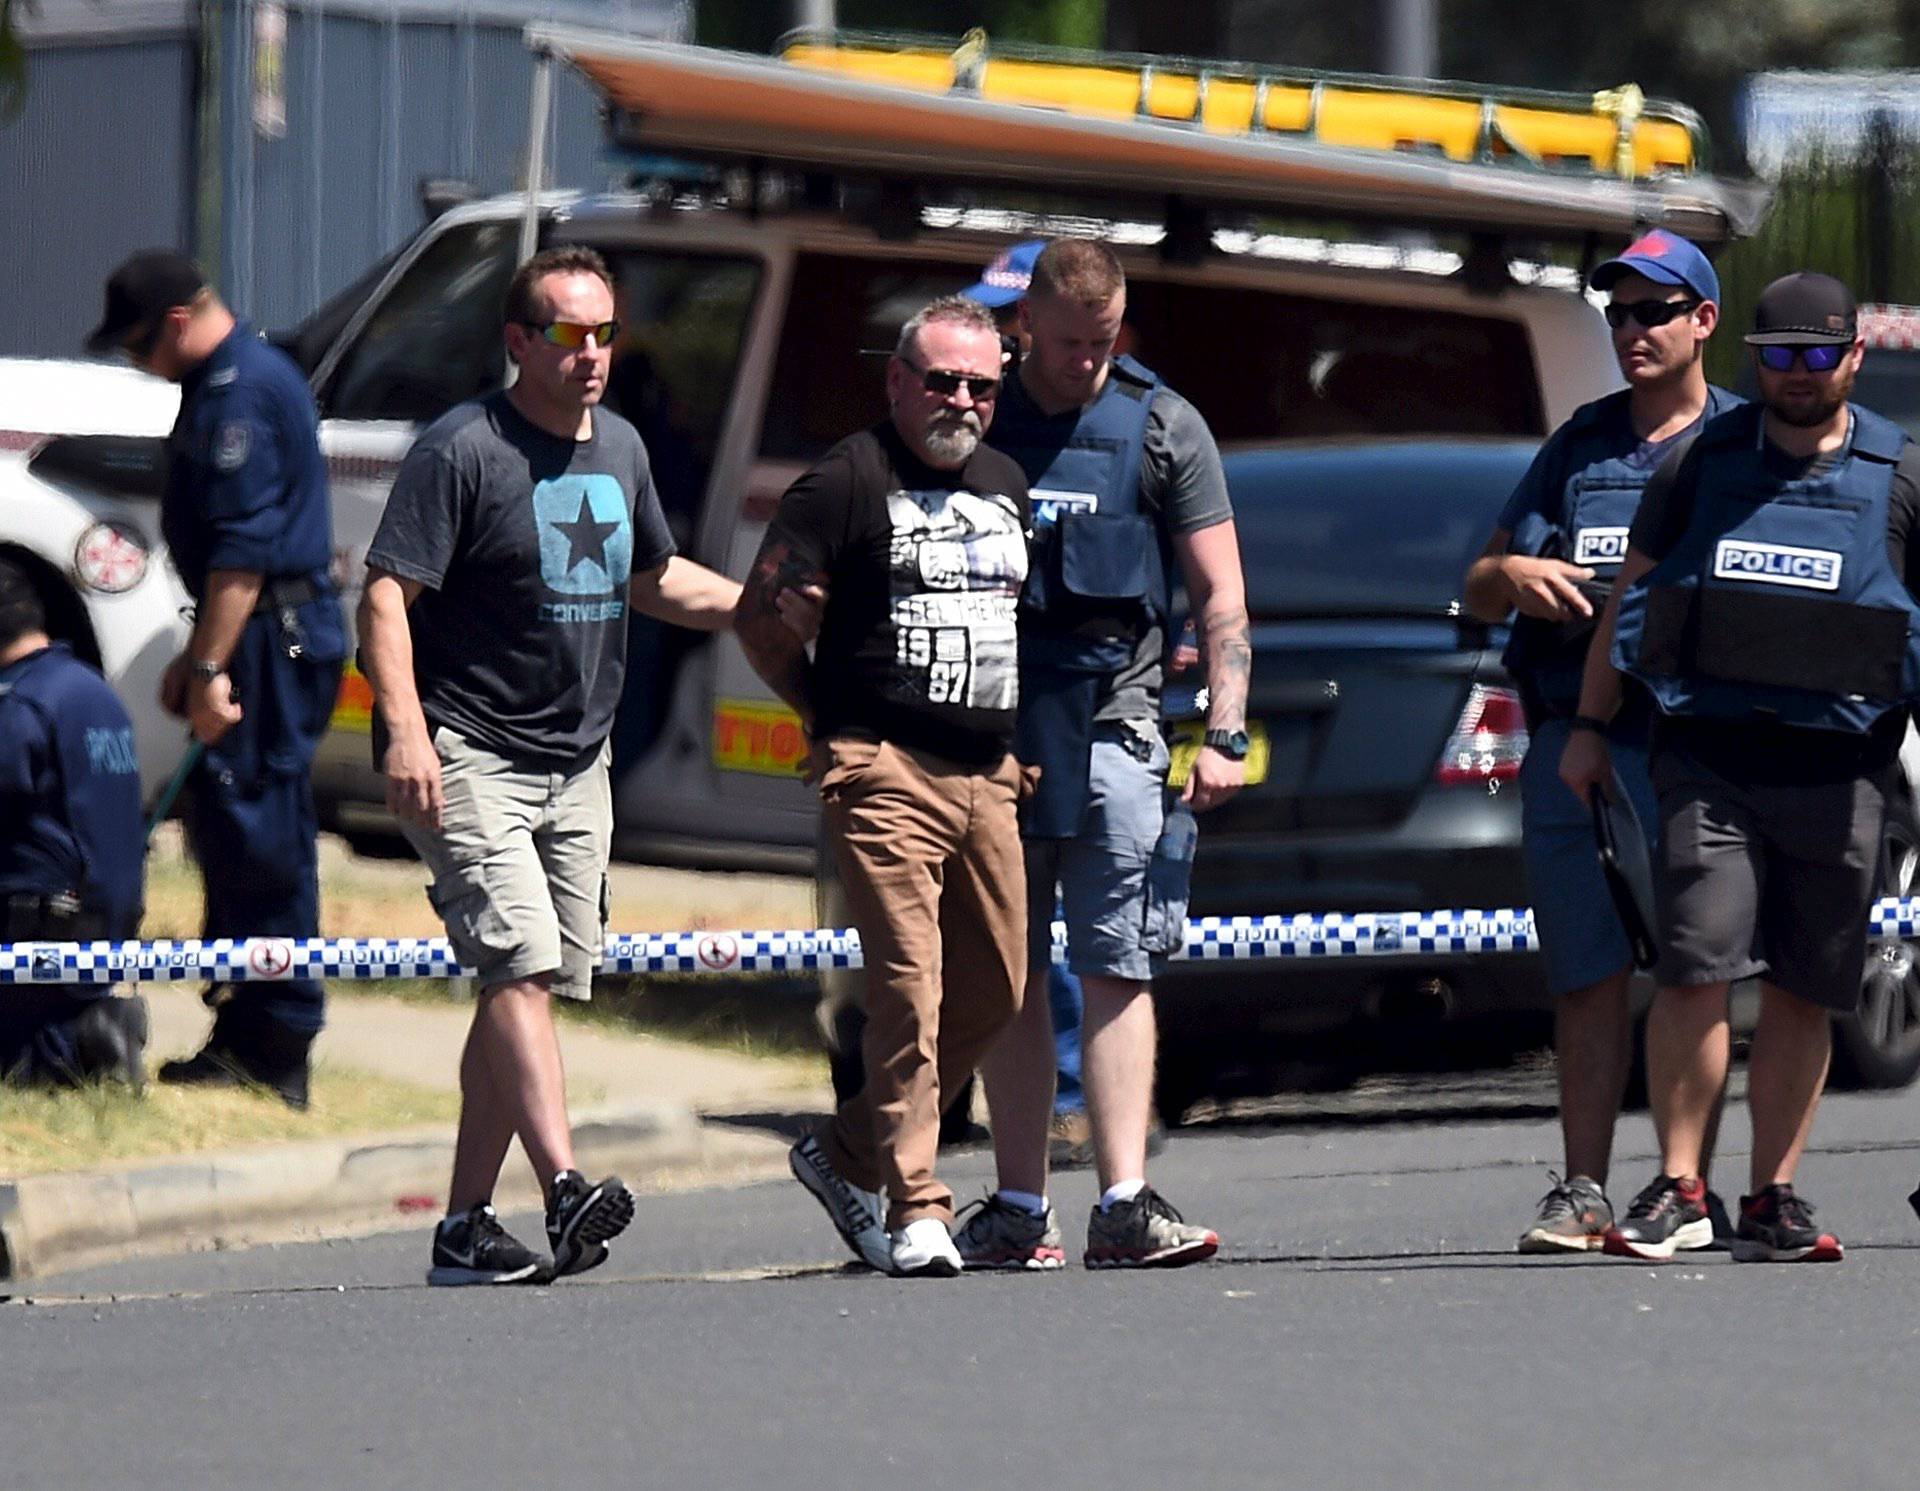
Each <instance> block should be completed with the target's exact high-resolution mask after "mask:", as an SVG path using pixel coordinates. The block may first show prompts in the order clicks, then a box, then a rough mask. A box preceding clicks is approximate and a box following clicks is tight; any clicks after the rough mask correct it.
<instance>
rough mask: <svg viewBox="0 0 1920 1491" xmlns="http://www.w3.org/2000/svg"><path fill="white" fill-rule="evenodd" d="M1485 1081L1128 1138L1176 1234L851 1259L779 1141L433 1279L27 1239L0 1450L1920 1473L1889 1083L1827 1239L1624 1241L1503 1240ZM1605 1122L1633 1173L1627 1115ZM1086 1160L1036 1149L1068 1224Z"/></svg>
mask: <svg viewBox="0 0 1920 1491" xmlns="http://www.w3.org/2000/svg"><path fill="white" fill-rule="evenodd" d="M1495 1086H1496V1094H1497V1091H1498V1083H1497V1081H1496V1084H1495ZM1486 1094H1487V1086H1486V1083H1485V1082H1483V1081H1464V1080H1451V1079H1450V1080H1446V1081H1441V1082H1434V1083H1424V1084H1423V1083H1422V1082H1420V1081H1416V1080H1406V1081H1401V1082H1398V1083H1388V1084H1384V1085H1382V1086H1381V1087H1379V1088H1377V1089H1376V1090H1374V1091H1373V1092H1372V1093H1371V1094H1362V1095H1361V1097H1360V1098H1359V1099H1358V1100H1355V1099H1351V1098H1350V1099H1347V1100H1346V1101H1345V1102H1344V1103H1343V1104H1342V1105H1340V1112H1339V1113H1338V1114H1336V1115H1334V1116H1331V1117H1327V1118H1315V1117H1313V1116H1312V1104H1311V1103H1303V1102H1300V1101H1298V1100H1295V1101H1292V1102H1289V1103H1286V1104H1280V1105H1274V1106H1273V1107H1272V1108H1270V1109H1269V1110H1268V1111H1266V1112H1265V1113H1262V1112H1259V1111H1257V1110H1254V1109H1251V1108H1249V1107H1246V1106H1244V1105H1243V1106H1242V1107H1240V1108H1237V1109H1235V1110H1234V1111H1233V1113H1232V1114H1231V1115H1229V1116H1227V1117H1224V1118H1222V1119H1220V1120H1218V1121H1216V1122H1215V1123H1213V1124H1211V1125H1206V1126H1202V1127H1199V1128H1196V1129H1189V1130H1186V1131H1183V1132H1181V1133H1179V1134H1177V1135H1176V1136H1175V1137H1174V1139H1173V1142H1172V1143H1171V1144H1170V1146H1169V1148H1168V1150H1167V1153H1166V1155H1165V1156H1164V1157H1163V1159H1162V1160H1161V1161H1159V1162H1158V1164H1157V1168H1156V1179H1157V1180H1158V1182H1159V1183H1160V1186H1161V1189H1162V1190H1163V1191H1165V1192H1166V1193H1167V1194H1168V1195H1169V1196H1170V1197H1171V1198H1172V1199H1173V1200H1174V1201H1175V1202H1176V1203H1178V1204H1179V1205H1181V1206H1182V1207H1184V1208H1185V1209H1186V1210H1187V1212H1188V1214H1189V1215H1190V1216H1193V1217H1195V1218H1204V1219H1205V1220H1206V1221H1208V1222H1209V1223H1210V1224H1212V1225H1215V1226H1217V1227H1218V1228H1219V1229H1220V1230H1221V1232H1222V1235H1223V1238H1224V1240H1225V1241H1224V1248H1223V1253H1222V1258H1221V1260H1220V1261H1216V1262H1215V1263H1213V1264H1211V1265H1207V1266H1203V1267H1199V1268H1193V1269H1188V1270H1184V1271H1181V1272H1177V1273H1166V1274H1157V1275H1145V1274H1126V1275H1118V1274H1088V1273H1086V1272H1085V1271H1084V1270H1082V1269H1080V1268H1079V1267H1078V1266H1074V1267H1071V1268H1069V1269H1068V1270H1066V1271H1065V1272H1064V1273H1060V1274H1054V1275H1048V1276H1041V1275H1030V1276H1018V1277H1005V1276H1001V1277H970V1278H963V1279H959V1280H953V1281H910V1282H909V1281H894V1280H888V1279H882V1278H879V1277H877V1276H873V1275H869V1274H860V1273H855V1272H853V1271H852V1270H851V1269H849V1268H845V1267H842V1265H841V1263H840V1261H839V1258H838V1255H837V1253H836V1249H837V1248H838V1242H837V1240H836V1239H835V1238H834V1237H833V1236H832V1235H831V1233H830V1231H829V1230H828V1228H827V1224H826V1222H825V1220H824V1218H823V1217H822V1216H821V1214H820V1213H819V1211H818V1210H817V1208H816V1207H815V1205H814V1203H813V1202H812V1201H811V1200H810V1199H809V1198H808V1197H807V1196H805V1195H804V1194H803V1193H802V1192H801V1191H800V1190H799V1189H798V1187H796V1186H794V1185H792V1184H771V1185H759V1186H752V1187H746V1188H742V1189H737V1190H731V1191H712V1192H700V1193H689V1194H680V1195H673V1196H666V1197H659V1198H647V1199H646V1200H644V1201H643V1204H642V1208H641V1213H640V1217H639V1219H638V1221H637V1222H636V1224H635V1226H634V1228H633V1230H632V1232H631V1233H630V1234H628V1236H627V1238H626V1239H623V1241H622V1243H621V1244H620V1245H619V1248H618V1251H617V1253H616V1254H615V1256H614V1258H613V1259H612V1260H611V1261H610V1262H609V1263H608V1264H607V1266H606V1267H605V1268H603V1269H601V1270H600V1271H599V1272H597V1273H594V1274H591V1275H587V1276H584V1277H581V1278H578V1279H574V1280H569V1281H566V1282H564V1283H562V1284H560V1285H558V1286H555V1287H553V1288H549V1289H514V1290H490V1291H487V1290H429V1289H427V1288H426V1287H424V1285H423V1284H422V1282H421V1280H422V1274H423V1270H424V1266H425V1262H426V1239H425V1235H424V1232H423V1231H422V1230H419V1229H416V1230H414V1231H412V1232H408V1233H402V1234H395V1235H386V1236H381V1237H375V1238H366V1239H360V1240H356V1241H345V1242H335V1243H331V1244H314V1245H301V1246H288V1247H279V1248H262V1249H254V1250H250V1251H246V1252H231V1253H218V1254H207V1255H201V1256H197V1257H188V1258H179V1259H168V1260H156V1261H148V1262H142V1263H131V1264H125V1265H120V1266H116V1267H112V1268H103V1269H96V1270H91V1271H88V1272H84V1273H72V1274H67V1275H63V1276H56V1277H53V1278H50V1279H46V1280H42V1281H35V1283H34V1284H33V1285H32V1286H31V1287H26V1286H22V1288H21V1292H20V1293H19V1294H17V1295H16V1296H15V1298H14V1299H13V1300H12V1301H11V1302H9V1303H6V1304H4V1305H0V1372H3V1373H4V1389H3V1390H0V1486H4V1487H7V1488H15V1487H42V1486H50V1487H68V1486H72V1487H81V1486H85V1487H99V1488H108V1487H132V1486H142V1487H171V1486H194V1487H197V1488H198V1487H205V1488H222V1487H266V1486H275V1487H307V1486H313V1487H327V1488H345V1487H399V1486H408V1487H414V1486H447V1485H473V1486H487V1487H495V1486H500V1487H517V1486H529V1487H554V1486H562V1485H576V1484H593V1485H598V1484H609V1485H621V1486H639V1487H655V1486H661V1487H665V1486H673V1487H706V1486H716V1487H730V1486H749V1485H750V1486H756V1487H760V1486H780V1487H793V1488H811V1487H835V1488H840V1487H848V1486H869V1485H870V1486H875V1487H888V1486H919V1485H957V1486H972V1485H976V1484H977V1485H1017V1486H1023V1487H1024V1486H1034V1487H1042V1486H1047V1487H1051V1486H1062V1487H1082V1486H1085V1487H1100V1488H1103V1491H1111V1488H1128V1487H1156V1488H1158V1487H1166V1486H1195V1487H1216V1486H1218V1487H1229V1486H1231V1487H1238V1486H1249V1487H1252V1486H1260V1487H1303V1488H1308V1487H1310V1488H1316V1491H1319V1488H1348V1487H1353V1488H1361V1487H1366V1488H1373V1487H1381V1486H1389V1485H1391V1486H1395V1487H1439V1488H1451V1487H1474V1488H1505V1487H1514V1488H1521V1487H1525V1488H1530V1491H1538V1488H1548V1491H1552V1488H1561V1487H1566V1488H1583V1491H1584V1488H1591V1487H1593V1486H1595V1485H1599V1484H1605V1483H1608V1482H1613V1483H1625V1484H1632V1483H1634V1482H1637V1481H1645V1482H1651V1483H1653V1484H1668V1483H1678V1484H1684V1485H1688V1486H1713V1485H1738V1484H1752V1485H1767V1486H1774V1485H1779V1486H1793V1485H1826V1486H1834V1487H1847V1488H1861V1487H1889V1488H1892V1487H1901V1488H1907V1487H1911V1486H1913V1485H1914V1484H1915V1483H1916V1480H1920V1470H1917V1469H1916V1467H1920V1415H1917V1414H1916V1413H1915V1411H1914V1407H1915V1403H1916V1401H1917V1400H1916V1394H1915V1378H1916V1372H1917V1371H1920V1222H1917V1221H1916V1219H1915V1218H1914V1216H1913V1214H1912V1213H1911V1212H1910V1211H1909V1210H1908V1208H1907V1204H1906V1201H1905V1196H1906V1194H1907V1192H1908V1191H1910V1190H1912V1189H1913V1187H1914V1183H1915V1181H1916V1179H1920V1094H1912V1093H1909V1094H1903V1095H1899V1096H1896V1097H1891V1098H1886V1097H1880V1098H1872V1097H1850V1096H1848V1097H1835V1098H1833V1099H1830V1101H1829V1103H1828V1106H1827V1108H1826V1110H1825V1111H1824V1112H1823V1115H1822V1121H1821V1124H1820V1127H1819V1129H1818V1131H1817V1133H1816V1142H1815V1153H1814V1154H1812V1155H1811V1156H1810V1158H1809V1159H1808V1161H1807V1164H1806V1166H1805V1169H1804V1171H1803V1189H1804V1190H1805V1191H1806V1192H1807V1193H1808V1194H1809V1195H1810V1196H1811V1197H1812V1198H1813V1199H1815V1200H1816V1201H1818V1202H1819V1203H1820V1206H1821V1213H1820V1214H1821V1219H1822V1221H1823V1222H1828V1223H1830V1224H1831V1225H1833V1226H1834V1227H1835V1229H1836V1230H1837V1231H1838V1232H1839V1233H1840V1234H1841V1236H1842V1237H1843V1238H1844V1239H1845V1241H1846V1242H1847V1244H1848V1249H1849V1252H1848V1258H1847V1261H1846V1262H1845V1263H1843V1264H1839V1265H1831V1266H1820V1265H1798V1266H1785V1265H1776V1266H1757V1265H1739V1264H1735V1263H1733V1262H1732V1261H1731V1260H1730V1259H1728V1258H1727V1257H1726V1256H1724V1255H1695V1256H1693V1257H1690V1258H1687V1259H1686V1260H1685V1261H1683V1262H1680V1263H1677V1264H1673V1265H1668V1266H1665V1267H1658V1268H1655V1267H1648V1266H1645V1265H1639V1264H1629V1263H1624V1262H1619V1261H1615V1260H1607V1259H1601V1258H1598V1257H1595V1258H1581V1259H1574V1260H1565V1261H1561V1260H1530V1259H1520V1258H1517V1257H1516V1256H1514V1255H1513V1253H1512V1252H1511V1251H1510V1249H1511V1246H1512V1240H1513V1238H1514V1236H1515V1235H1516V1233H1517V1232H1518V1230H1519V1228H1520V1226H1521V1223H1522V1220H1523V1218H1524V1216H1525V1215H1526V1213H1527V1212H1528V1210H1529V1208H1530V1206H1531V1204H1532V1202H1533V1201H1534V1199H1535V1198H1536V1197H1537V1195H1538V1194H1539V1192H1540V1191H1541V1190H1542V1189H1544V1186H1545V1178H1544V1170H1545V1167H1546V1165H1547V1164H1549V1163H1551V1161H1552V1159H1553V1157H1554V1154H1555V1150H1556V1147H1557V1140H1556V1137H1555V1131H1554V1128H1553V1125H1552V1123H1551V1121H1550V1119H1546V1118H1543V1117H1542V1116H1540V1114H1541V1108H1540V1098H1541V1097H1542V1095H1543V1094H1542V1093H1541V1092H1540V1091H1539V1090H1537V1084H1535V1085H1534V1086H1529V1085H1528V1082H1527V1081H1526V1080H1524V1079H1509V1089H1508V1091H1507V1092H1506V1096H1505V1098H1504V1099H1499V1098H1498V1097H1497V1096H1496V1099H1495V1100H1493V1101H1488V1100H1487V1096H1486ZM1276 1115H1277V1116H1276ZM1727 1130H1728V1133H1727V1151H1728V1153H1727V1155H1726V1157H1725V1161H1724V1163H1723V1167H1722V1172H1721V1176H1720V1177H1719V1178H1718V1179H1719V1181H1720V1182H1721V1184H1722V1186H1723V1188H1724V1189H1725V1190H1727V1191H1728V1192H1730V1193H1732V1192H1737V1191H1738V1190H1740V1189H1741V1188H1742V1181H1743V1179H1744V1175H1743V1172H1744V1154H1743V1153H1742V1152H1741V1151H1743V1150H1744V1146H1745V1142H1746V1125H1745V1122H1744V1119H1743V1118H1739V1117H1730V1119H1729V1121H1728V1124H1727ZM1621 1150H1622V1157H1621V1159H1620V1161H1619V1162H1618V1172H1617V1175H1618V1179H1617V1182H1616V1190H1617V1191H1619V1192H1621V1193H1623V1195H1630V1194H1631V1192H1632V1191H1633V1190H1634V1189H1637V1188H1638V1186H1639V1185H1640V1184H1641V1183H1642V1182H1643V1181H1644V1180H1645V1179H1646V1178H1648V1177H1649V1176H1650V1175H1651V1173H1652V1169H1653V1166H1652V1162H1651V1159H1650V1155H1651V1133H1650V1130H1649V1128H1648V1125H1647V1121H1646V1119H1645V1117H1644V1115H1641V1116H1638V1117H1630V1118H1629V1119H1628V1120H1627V1121H1626V1123H1625V1125H1624V1126H1623V1130H1622V1136H1621ZM946 1168H947V1170H948V1171H949V1173H950V1178H951V1179H952V1181H953V1182H954V1183H955V1185H956V1189H957V1190H958V1191H960V1192H961V1193H962V1194H963V1195H967V1194H971V1193H975V1192H977V1191H978V1190H979V1189H980V1188H982V1187H983V1186H984V1185H985V1184H986V1182H987V1177H988V1174H989V1166H988V1163H987V1160H986V1158H985V1157H984V1156H982V1155H978V1154H974V1155H963V1156H960V1157H957V1158H955V1159H953V1160H951V1161H950V1162H949V1163H948V1164H947V1166H946ZM1092 1185H1093V1182H1092V1180H1091V1178H1090V1177H1088V1176H1086V1175H1085V1174H1077V1175H1071V1176H1066V1177H1061V1178H1059V1179H1058V1180H1057V1181H1056V1186H1055V1194H1056V1198H1057V1200H1058V1201H1059V1202H1060V1203H1061V1205H1062V1211H1063V1217H1064V1220H1065V1221H1066V1224H1067V1229H1068V1244H1069V1252H1070V1255H1074V1256H1076V1257H1077V1249H1078V1243H1079V1240H1080V1225H1081V1222H1082V1220H1083V1218H1084V1214H1085V1208H1086V1206H1087V1205H1088V1203H1089V1201H1090V1199H1091V1191H1092ZM516 1225H518V1226H521V1227H522V1228H523V1235H530V1234H534V1233H537V1231H538V1225H537V1221H536V1220H535V1219H531V1218H524V1219H519V1221H518V1222H517V1223H516Z"/></svg>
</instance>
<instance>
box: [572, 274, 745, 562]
mask: <svg viewBox="0 0 1920 1491" xmlns="http://www.w3.org/2000/svg"><path fill="white" fill-rule="evenodd" d="M607 260H608V267H609V268H611V269H612V270H613V279H614V314H615V315H617V316H618V317H619V318H620V340H619V342H618V343H617V344H616V345H615V347H614V357H613V372H612V374H611V375H610V376H609V379H608V384H607V405H608V407H609V408H611V409H614V410H616V411H617V412H618V413H620V414H622V415H624V416H626V418H627V419H628V420H630V421H631V422H632V423H633V425H634V426H635V427H636V428H637V429H638V430H639V431H640V435H641V438H642V439H643V440H645V441H646V445H647V454H648V456H649V458H650V459H651V460H652V463H653V481H654V486H655V487H656V488H657V489H658V490H659V493H660V503H661V506H662V507H663V508H665V509H666V514H667V525H668V526H669V527H670V528H671V529H672V530H673V536H674V540H675V542H677V543H678V544H679V545H680V547H681V548H683V549H685V548H687V547H689V546H690V544H691V542H692V538H693V530H694V526H695V521H696V519H697V517H698V514H699V508H700V500H701V498H702V496H703V495H704V494H705V492H706V489H707V478H708V476H709V475H710V474H711V473H712V471H713V461H714V455H715V452H716V451H717V450H718V448H719V445H720V427H721V424H722V423H723V422H724V420H725V419H726V414H727V402H728V400H729V398H730V397H731V395H732V392H733V384H734V376H735V373H736V370H737V368H738V365H739V361H740V351H741V348H742V346H743V345H744V343H745V341H746V333H747V320H748V316H749V314H750V313H751V311H752V309H753V297H754V294H755V291H756V290H757V289H758V287H759V284H760V261H759V260H757V259H741V258H718V257H713V256H710V255H704V254H689V253H686V252H684V251H681V250H677V249H676V250H672V251H660V250H654V249H635V250H627V251H613V252H609V253H608V255H607Z"/></svg>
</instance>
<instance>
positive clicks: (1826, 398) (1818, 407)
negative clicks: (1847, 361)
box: [1767, 368, 1853, 430]
mask: <svg viewBox="0 0 1920 1491" xmlns="http://www.w3.org/2000/svg"><path fill="white" fill-rule="evenodd" d="M1852 394H1853V372H1852V370H1851V369H1846V368H1843V369H1841V370H1839V371H1836V372H1835V373H1834V375H1833V376H1832V377H1831V378H1828V379H1826V380H1825V382H1824V384H1823V385H1822V386H1820V387H1819V388H1817V389H1816V390H1815V391H1814V396H1813V397H1812V398H1811V399H1810V400H1808V401H1807V402H1806V403H1804V404H1789V403H1787V402H1786V401H1785V399H1784V397H1783V396H1782V395H1779V394H1776V395H1775V396H1774V397H1773V398H1770V399H1768V400H1767V412H1768V413H1769V414H1771V415H1772V416H1773V417H1774V418H1775V419H1777V420H1779V421H1780V423H1782V424H1784V425H1791V426H1793V427H1794V428H1795V429H1797V430H1810V429H1812V428H1813V427H1814V426H1816V425H1823V424H1825V423H1826V422H1827V421H1828V420H1830V419H1832V418H1833V417H1834V415H1836V414H1838V413H1839V412H1840V409H1841V406H1842V405H1844V404H1845V403H1846V402H1847V400H1848V398H1849V397H1851V396H1852Z"/></svg>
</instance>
